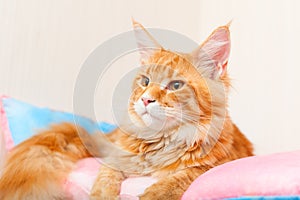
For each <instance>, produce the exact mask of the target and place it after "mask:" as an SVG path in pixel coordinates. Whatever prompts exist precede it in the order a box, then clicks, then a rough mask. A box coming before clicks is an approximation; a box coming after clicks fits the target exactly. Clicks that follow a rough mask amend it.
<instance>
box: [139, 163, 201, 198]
mask: <svg viewBox="0 0 300 200" xmlns="http://www.w3.org/2000/svg"><path fill="white" fill-rule="evenodd" d="M204 172H205V170H203V169H200V168H187V169H184V170H181V171H178V172H176V173H175V174H172V175H169V176H168V177H164V178H161V179H160V180H159V181H158V182H157V183H155V184H153V185H152V186H150V187H149V188H147V189H146V190H145V192H144V194H142V195H141V196H140V200H153V199H155V200H168V199H172V200H177V199H180V198H181V196H182V195H183V193H184V192H185V191H186V190H187V188H188V187H189V186H190V184H191V183H192V182H193V181H194V180H195V179H196V178H197V177H198V176H199V175H201V174H202V173H204Z"/></svg>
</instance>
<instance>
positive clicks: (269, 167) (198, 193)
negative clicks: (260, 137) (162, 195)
mask: <svg viewBox="0 0 300 200" xmlns="http://www.w3.org/2000/svg"><path fill="white" fill-rule="evenodd" d="M284 195H286V196H291V195H300V151H294V152H287V153H278V154H272V155H267V156H253V157H248V158H243V159H239V160H235V161H232V162H229V163H225V164H223V165H220V166H218V167H215V168H213V169H211V170H209V171H208V172H206V173H204V174H203V175H201V176H200V177H198V178H197V179H196V180H195V181H194V182H193V183H192V184H191V186H190V187H189V188H188V190H187V191H186V192H185V193H184V195H183V197H182V199H183V200H191V199H221V198H234V197H242V196H284Z"/></svg>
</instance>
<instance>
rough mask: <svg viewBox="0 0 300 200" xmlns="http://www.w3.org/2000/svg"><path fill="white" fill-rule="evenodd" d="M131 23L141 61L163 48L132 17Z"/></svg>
mask: <svg viewBox="0 0 300 200" xmlns="http://www.w3.org/2000/svg"><path fill="white" fill-rule="evenodd" d="M132 25H133V30H134V34H135V37H136V42H137V46H138V50H139V52H140V55H141V62H142V63H144V62H145V61H147V60H148V59H149V57H150V56H152V55H153V54H154V53H155V52H157V51H158V50H161V49H163V48H162V46H161V45H160V44H159V43H158V42H157V41H156V40H155V39H154V38H153V36H152V35H151V34H150V33H149V32H148V31H147V30H146V29H145V28H144V27H143V26H142V25H141V24H140V23H138V22H136V21H135V20H134V19H133V18H132Z"/></svg>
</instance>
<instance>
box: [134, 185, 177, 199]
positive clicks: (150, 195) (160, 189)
mask: <svg viewBox="0 0 300 200" xmlns="http://www.w3.org/2000/svg"><path fill="white" fill-rule="evenodd" d="M164 186H166V185H164ZM164 186H163V185H159V184H154V185H152V186H151V187H149V188H147V189H146V190H145V192H144V193H143V194H142V195H140V196H139V197H140V200H153V199H155V200H169V199H170V200H177V199H180V198H181V196H182V193H183V192H182V191H179V190H180V189H178V191H177V190H174V189H171V188H167V187H164Z"/></svg>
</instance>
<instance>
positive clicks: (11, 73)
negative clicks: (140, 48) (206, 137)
mask: <svg viewBox="0 0 300 200" xmlns="http://www.w3.org/2000/svg"><path fill="white" fill-rule="evenodd" d="M299 9H300V1H297V0H294V1H292V0H277V1H273V0H251V1H250V0H247V1H246V0H227V1H219V0H202V1H198V0H187V1H184V2H183V1H173V0H167V1H160V0H152V1H139V0H134V1H133V0H131V1H121V0H120V1H116V0H113V1H111V0H110V1H109V0H105V1H104V0H101V1H99V0H97V1H96V0H95V1H91V0H89V1H83V0H82V1H72V0H62V1H59V0H53V1H52V0H27V1H22V0H0V94H7V95H9V96H12V97H15V98H19V99H22V100H24V101H27V102H30V103H32V104H35V105H39V106H47V107H51V108H55V109H58V110H65V111H72V97H73V96H72V95H73V89H74V85H75V82H76V77H77V75H78V73H79V70H80V67H81V64H82V63H83V62H84V60H85V58H87V56H88V55H89V53H90V52H91V51H92V50H93V49H94V48H96V47H97V46H98V45H99V44H101V43H102V42H103V41H105V40H107V39H109V38H110V37H112V36H114V35H116V34H119V33H121V32H124V31H127V30H130V28H131V21H130V18H131V17H132V16H134V17H135V18H136V19H137V20H139V21H140V22H142V23H143V24H144V25H145V26H149V27H156V28H166V29H171V30H174V31H177V32H180V33H182V34H184V35H186V36H188V37H190V38H192V39H194V40H196V41H199V42H201V41H202V40H204V39H205V37H206V36H207V35H208V34H209V33H210V32H211V31H212V30H213V29H214V28H215V27H217V26H219V25H223V24H225V23H227V22H228V21H229V20H231V19H233V24H232V27H231V31H232V43H233V44H232V54H231V58H230V64H229V71H230V74H231V76H232V78H233V87H234V89H233V90H232V95H231V109H230V110H231V115H232V117H233V119H234V121H235V122H236V123H237V124H238V126H239V127H240V128H241V130H242V131H243V132H245V134H246V135H247V136H248V137H249V138H250V139H251V140H252V141H253V143H254V144H255V147H256V149H257V151H256V152H257V153H259V154H265V153H270V152H278V151H285V150H293V149H300V142H299V139H300V136H299V134H300V128H299V126H298V124H297V121H298V117H297V114H298V113H300V106H299V102H300V94H299V89H298V88H297V87H299V85H300V80H299V79H298V74H299V72H300V66H299V64H298V63H299V62H298V60H297V58H298V57H297V56H298V54H299V50H298V47H299V46H300V39H299V35H300V23H299V20H300V14H299V12H298V11H299ZM125 63H129V62H128V61H126V62H125ZM116 73H117V72H116ZM107 101H109V99H108V100H107ZM103 116H105V117H104V118H103V119H107V120H109V119H110V118H111V117H110V110H109V109H106V110H105V109H104V110H103Z"/></svg>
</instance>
